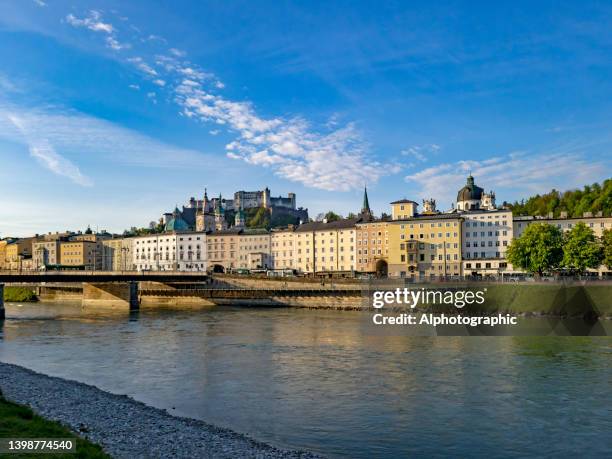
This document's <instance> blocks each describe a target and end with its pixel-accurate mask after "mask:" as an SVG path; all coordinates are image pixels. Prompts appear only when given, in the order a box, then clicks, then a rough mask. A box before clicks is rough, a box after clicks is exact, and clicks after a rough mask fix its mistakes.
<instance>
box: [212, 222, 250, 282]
mask: <svg viewBox="0 0 612 459" xmlns="http://www.w3.org/2000/svg"><path fill="white" fill-rule="evenodd" d="M241 231H242V230H241V229H236V228H231V229H228V230H223V231H216V232H213V233H209V234H208V235H207V237H206V244H207V250H208V267H209V268H208V269H209V270H212V271H215V272H218V271H229V270H232V269H237V268H238V260H239V258H238V257H239V250H240V233H241Z"/></svg>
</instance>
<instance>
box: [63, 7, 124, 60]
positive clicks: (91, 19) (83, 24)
mask: <svg viewBox="0 0 612 459" xmlns="http://www.w3.org/2000/svg"><path fill="white" fill-rule="evenodd" d="M65 19H66V22H67V23H68V24H70V25H71V26H73V27H77V28H86V29H89V30H91V31H93V32H102V33H104V34H106V35H107V37H106V38H105V39H104V41H105V43H106V46H107V47H108V48H110V49H112V50H114V51H121V50H124V49H130V48H131V47H132V45H131V44H129V43H122V42H120V41H119V40H118V39H117V31H116V29H115V27H114V26H113V25H112V24H111V23H110V22H105V21H104V20H103V19H102V13H101V12H100V11H97V10H91V11H89V14H88V15H87V16H85V17H82V18H79V17H76V16H75V15H74V14H68V15H67V16H66V18H65Z"/></svg>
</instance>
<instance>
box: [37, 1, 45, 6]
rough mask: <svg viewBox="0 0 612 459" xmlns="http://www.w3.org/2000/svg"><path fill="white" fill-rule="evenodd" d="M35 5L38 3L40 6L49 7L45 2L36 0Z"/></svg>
mask: <svg viewBox="0 0 612 459" xmlns="http://www.w3.org/2000/svg"><path fill="white" fill-rule="evenodd" d="M34 3H36V4H37V5H38V6H47V4H46V3H45V2H43V0H34Z"/></svg>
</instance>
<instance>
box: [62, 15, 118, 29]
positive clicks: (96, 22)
mask: <svg viewBox="0 0 612 459" xmlns="http://www.w3.org/2000/svg"><path fill="white" fill-rule="evenodd" d="M101 17H102V14H101V13H100V12H99V11H96V10H91V11H90V12H89V15H88V16H85V17H84V18H77V17H76V16H75V15H73V14H69V15H67V16H66V22H68V24H70V25H71V26H74V27H85V28H87V29H89V30H93V31H94V32H104V33H107V34H112V33H113V30H114V29H113V26H112V24H110V23H108V22H103V21H102V20H101Z"/></svg>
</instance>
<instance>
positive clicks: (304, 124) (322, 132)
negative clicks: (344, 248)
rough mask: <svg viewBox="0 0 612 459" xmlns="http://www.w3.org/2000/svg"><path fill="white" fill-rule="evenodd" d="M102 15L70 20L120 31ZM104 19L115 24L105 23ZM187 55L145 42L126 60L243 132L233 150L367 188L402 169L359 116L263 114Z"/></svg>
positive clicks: (317, 182) (186, 103)
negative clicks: (384, 155) (376, 149)
mask: <svg viewBox="0 0 612 459" xmlns="http://www.w3.org/2000/svg"><path fill="white" fill-rule="evenodd" d="M69 17H70V15H69ZM101 21H102V18H101V15H100V13H99V12H95V11H92V12H90V15H89V16H87V17H85V18H82V19H79V18H75V17H74V16H72V17H70V19H69V21H68V22H69V23H70V24H72V25H75V26H80V27H87V28H89V29H91V30H94V31H105V32H107V33H108V34H111V35H112V37H113V38H114V39H116V35H115V33H116V31H115V29H114V28H113V26H112V25H111V24H110V23H102V22H101ZM101 24H106V26H108V27H107V28H106V30H104V28H103V26H102V25H101ZM152 36H154V35H149V37H152ZM141 41H143V42H144V43H146V42H147V41H158V42H159V40H152V39H151V40H149V39H147V40H141ZM162 43H164V44H165V42H162ZM151 45H152V44H151ZM150 54H153V55H154V58H153V59H151V58H150V57H147V56H148V55H150ZM186 55H187V53H186V52H185V51H183V50H179V49H177V48H174V47H169V48H168V49H166V50H164V51H163V52H161V53H160V52H157V53H151V52H150V51H149V52H147V50H142V51H141V52H140V53H139V55H136V56H131V57H126V58H125V60H126V62H127V63H129V64H131V65H132V66H134V67H135V68H136V69H138V70H139V71H140V72H141V73H142V75H143V77H144V78H145V79H146V80H148V81H150V82H151V83H152V84H154V85H156V86H158V87H159V88H158V90H159V91H161V90H162V89H163V90H165V91H169V93H170V97H171V100H173V101H174V102H175V103H176V104H177V105H178V106H179V107H180V112H181V114H182V115H183V116H186V117H188V118H191V119H194V120H198V121H201V122H204V123H208V124H209V123H212V124H214V125H217V126H218V127H219V128H225V129H227V130H228V131H229V132H231V133H234V134H235V136H236V137H235V138H234V140H233V141H231V142H230V143H228V144H227V145H226V154H227V157H229V158H232V159H236V160H240V161H243V162H246V163H247V164H252V165H256V166H262V167H266V168H269V169H270V170H272V171H273V172H274V173H275V174H276V175H277V176H279V177H282V178H285V179H287V180H290V181H294V182H299V183H302V184H304V185H305V186H308V187H314V188H320V189H325V190H343V191H346V190H351V189H355V188H360V187H361V186H363V184H364V183H374V182H377V181H378V180H379V179H380V178H381V177H383V176H384V175H387V174H390V173H395V172H397V171H398V170H399V169H398V167H396V166H392V165H389V164H383V163H381V162H379V161H376V160H374V159H372V158H371V156H370V146H369V144H368V143H367V142H366V141H365V139H364V138H363V135H362V133H361V132H360V130H359V129H358V128H357V125H356V124H355V123H346V124H344V125H340V124H339V123H334V124H333V125H330V124H328V125H326V126H320V127H319V126H315V125H314V124H313V123H311V122H309V121H308V120H306V119H305V118H303V117H300V116H294V117H285V116H277V117H262V116H261V115H260V114H258V112H257V110H256V108H255V104H254V103H253V102H251V101H237V100H231V99H229V98H227V97H224V96H223V95H221V94H220V91H221V90H223V89H224V88H225V84H224V83H223V82H222V81H221V80H220V79H219V78H217V76H216V75H214V74H213V73H211V72H207V71H204V70H203V69H202V68H200V67H199V66H198V65H196V64H194V63H192V62H190V61H188V60H187V59H186ZM147 97H148V98H149V99H150V100H151V101H152V102H153V103H157V93H156V92H153V91H149V92H147ZM219 128H215V129H210V128H209V132H211V135H215V134H216V133H218V130H219ZM212 132H215V134H212Z"/></svg>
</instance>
